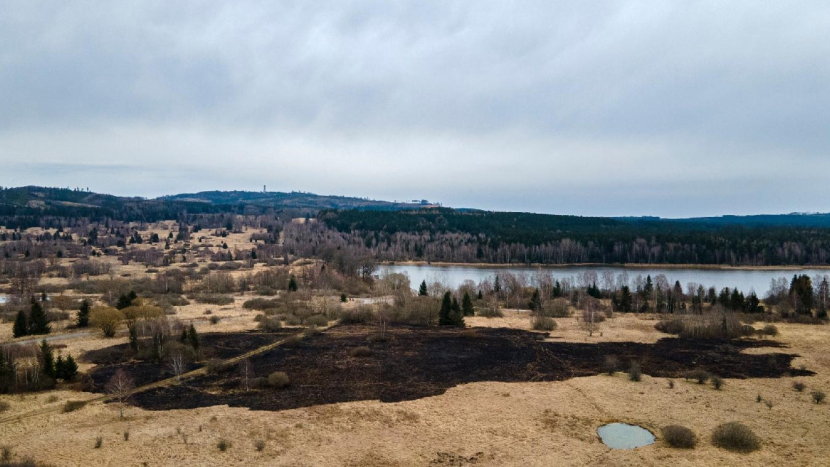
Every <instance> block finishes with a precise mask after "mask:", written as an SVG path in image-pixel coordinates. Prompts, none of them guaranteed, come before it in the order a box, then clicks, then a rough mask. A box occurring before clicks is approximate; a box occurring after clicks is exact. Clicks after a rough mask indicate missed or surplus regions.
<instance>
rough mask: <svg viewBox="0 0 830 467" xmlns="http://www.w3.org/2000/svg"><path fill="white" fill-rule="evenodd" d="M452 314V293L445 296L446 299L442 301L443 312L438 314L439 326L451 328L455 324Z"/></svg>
mask: <svg viewBox="0 0 830 467" xmlns="http://www.w3.org/2000/svg"><path fill="white" fill-rule="evenodd" d="M451 312H452V299H451V298H450V293H449V292H446V293H445V294H444V299H443V300H442V301H441V311H439V312H438V324H439V325H441V326H451V325H452V324H453V322H452V318H451V317H450V313H451Z"/></svg>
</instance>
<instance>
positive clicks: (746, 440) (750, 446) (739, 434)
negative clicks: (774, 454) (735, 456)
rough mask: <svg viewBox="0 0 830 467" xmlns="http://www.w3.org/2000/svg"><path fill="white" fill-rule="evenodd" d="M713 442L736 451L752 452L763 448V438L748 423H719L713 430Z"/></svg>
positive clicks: (720, 446)
mask: <svg viewBox="0 0 830 467" xmlns="http://www.w3.org/2000/svg"><path fill="white" fill-rule="evenodd" d="M712 444H714V445H715V446H717V447H719V448H723V449H726V450H729V451H735V452H744V453H746V452H752V451H756V450H758V449H760V448H761V440H760V438H758V436H757V435H756V434H755V433H754V432H753V431H752V430H751V429H750V428H749V427H747V426H746V425H743V424H741V423H738V422H729V423H724V424H722V425H719V426H718V427H717V428H715V431H714V432H712Z"/></svg>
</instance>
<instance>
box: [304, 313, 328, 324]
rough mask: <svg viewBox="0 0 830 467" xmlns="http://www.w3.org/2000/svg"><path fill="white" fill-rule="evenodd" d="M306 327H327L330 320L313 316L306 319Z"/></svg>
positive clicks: (321, 316) (320, 316)
mask: <svg viewBox="0 0 830 467" xmlns="http://www.w3.org/2000/svg"><path fill="white" fill-rule="evenodd" d="M305 324H306V326H319V327H326V326H328V325H329V320H328V319H326V317H325V316H323V315H312V316H309V317H308V318H306V319H305Z"/></svg>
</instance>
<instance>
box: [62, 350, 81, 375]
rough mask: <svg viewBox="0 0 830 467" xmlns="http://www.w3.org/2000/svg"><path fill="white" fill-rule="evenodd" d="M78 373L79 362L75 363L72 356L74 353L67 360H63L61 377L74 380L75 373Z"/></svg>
mask: <svg viewBox="0 0 830 467" xmlns="http://www.w3.org/2000/svg"><path fill="white" fill-rule="evenodd" d="M77 374H78V364H77V363H75V359H74V358H72V355H69V356H67V357H66V360H64V362H63V376H62V377H61V379H62V380H64V381H72V380H73V379H75V375H77Z"/></svg>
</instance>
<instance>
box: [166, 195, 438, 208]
mask: <svg viewBox="0 0 830 467" xmlns="http://www.w3.org/2000/svg"><path fill="white" fill-rule="evenodd" d="M157 199H159V200H174V201H191V202H203V203H213V204H253V205H256V206H267V207H273V208H280V209H314V210H319V209H362V210H386V211H397V210H402V209H420V208H428V207H435V206H437V205H436V204H430V203H428V202H426V200H424V201H422V202H418V203H398V202H391V201H380V200H370V199H366V198H356V197H349V196H334V195H317V194H314V193H305V192H299V191H292V192H288V193H285V192H279V191H267V192H260V191H201V192H199V193H183V194H178V195H170V196H162V197H160V198H157Z"/></svg>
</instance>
